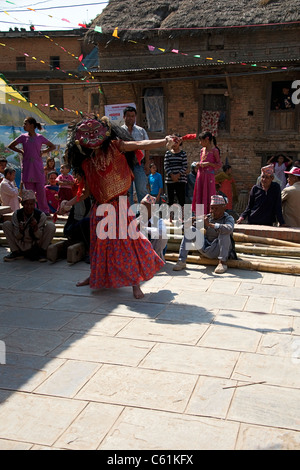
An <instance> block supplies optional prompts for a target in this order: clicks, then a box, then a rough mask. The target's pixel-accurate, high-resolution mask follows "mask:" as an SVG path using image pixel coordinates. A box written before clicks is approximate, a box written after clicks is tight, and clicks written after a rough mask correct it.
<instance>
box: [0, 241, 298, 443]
mask: <svg viewBox="0 0 300 470" xmlns="http://www.w3.org/2000/svg"><path fill="white" fill-rule="evenodd" d="M6 251H7V249H6V248H4V247H1V248H0V286H1V290H0V303H1V313H0V340H1V341H0V362H6V363H5V364H2V365H0V449H50V448H52V449H89V450H93V449H116V450H121V449H123V450H124V449H130V450H133V449H134V450H140V449H147V450H159V449H162V450H163V449H168V450H171V449H173V450H184V449H185V450H189V449H193V450H194V449H236V450H239V449H251V450H253V449H289V450H291V449H300V409H299V408H300V407H299V403H300V373H299V368H300V289H299V287H300V278H299V276H298V277H297V276H293V275H281V274H271V273H262V272H255V271H242V270H233V269H232V270H230V271H229V272H227V273H226V274H225V275H222V276H217V275H214V274H213V267H208V266H207V267H206V266H197V265H190V266H189V269H187V270H186V271H181V272H174V271H172V266H173V264H172V263H167V264H166V266H165V268H164V269H163V270H162V271H161V272H160V273H159V274H158V275H156V276H155V277H154V278H153V279H152V280H151V281H149V282H147V283H145V284H144V292H145V294H146V295H145V298H144V299H143V300H134V299H133V297H132V292H131V288H123V289H118V290H115V291H114V290H105V291H97V292H92V291H91V290H90V289H89V287H81V288H78V287H76V286H75V282H76V281H77V280H80V279H82V278H84V277H86V276H87V275H88V272H89V266H88V265H87V264H85V263H83V262H81V263H77V264H76V265H73V266H70V265H68V264H67V262H66V261H59V262H57V263H55V264H50V263H46V264H40V263H37V262H29V261H26V260H22V261H16V262H12V263H4V262H3V261H2V258H3V256H4V254H5V253H6ZM1 348H2V349H1ZM1 359H2V361H1ZM4 359H5V361H4Z"/></svg>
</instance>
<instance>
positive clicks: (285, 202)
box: [281, 166, 300, 227]
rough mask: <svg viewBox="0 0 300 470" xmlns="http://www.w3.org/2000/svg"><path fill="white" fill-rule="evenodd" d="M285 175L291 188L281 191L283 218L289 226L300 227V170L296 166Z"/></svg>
mask: <svg viewBox="0 0 300 470" xmlns="http://www.w3.org/2000/svg"><path fill="white" fill-rule="evenodd" d="M285 173H286V174H287V175H288V184H289V186H287V187H286V188H283V190H282V191H281V200H282V212H283V217H284V220H285V222H286V224H287V225H288V226H290V227H300V168H297V167H296V166H294V167H293V168H291V170H290V171H285Z"/></svg>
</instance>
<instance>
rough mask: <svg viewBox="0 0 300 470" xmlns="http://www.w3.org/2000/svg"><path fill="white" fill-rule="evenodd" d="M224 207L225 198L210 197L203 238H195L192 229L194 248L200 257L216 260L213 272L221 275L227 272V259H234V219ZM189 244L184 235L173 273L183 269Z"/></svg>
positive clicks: (194, 230)
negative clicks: (216, 263)
mask: <svg viewBox="0 0 300 470" xmlns="http://www.w3.org/2000/svg"><path fill="white" fill-rule="evenodd" d="M226 205H227V198H224V197H223V196H221V195H219V194H216V195H214V196H211V200H210V214H208V215H205V216H204V228H205V236H204V237H201V236H199V237H197V229H196V228H195V227H192V231H193V232H194V234H195V239H194V240H195V248H196V249H197V250H199V252H200V254H201V256H204V257H205V258H210V259H218V261H219V262H218V266H217V267H216V269H215V271H214V272H215V273H216V274H223V273H225V271H227V260H228V258H234V259H236V254H235V251H234V242H233V238H232V236H231V235H232V232H233V229H234V218H233V217H232V216H231V215H229V214H228V213H227V212H225V209H226ZM198 235H199V230H198ZM197 238H198V242H197ZM190 242H191V240H188V239H187V237H186V235H185V236H184V237H183V240H182V242H181V245H180V249H179V257H178V261H177V263H176V265H175V266H174V267H173V271H181V270H182V269H185V267H186V259H187V256H188V253H189V250H188V249H187V246H188V244H189V243H190ZM199 242H200V245H201V246H200V245H199Z"/></svg>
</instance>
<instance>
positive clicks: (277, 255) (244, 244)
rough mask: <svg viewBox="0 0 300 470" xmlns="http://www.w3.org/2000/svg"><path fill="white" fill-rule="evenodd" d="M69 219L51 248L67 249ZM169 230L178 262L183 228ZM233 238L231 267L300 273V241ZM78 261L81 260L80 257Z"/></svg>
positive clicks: (0, 210) (195, 254)
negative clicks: (66, 232)
mask: <svg viewBox="0 0 300 470" xmlns="http://www.w3.org/2000/svg"><path fill="white" fill-rule="evenodd" d="M8 212H9V208H5V207H3V206H0V216H1V215H2V216H3V218H4V220H5V219H6V220H9V219H10V218H11V214H8ZM66 219H67V217H60V218H59V220H58V221H57V223H56V234H55V237H54V239H53V241H52V245H54V244H57V245H56V246H51V248H57V249H61V247H62V248H63V249H65V248H66V246H65V244H64V241H65V240H66V239H65V237H64V233H63V228H64V224H65V222H66ZM168 229H169V230H168V232H170V233H169V234H168V245H167V253H166V254H165V259H166V261H175V262H176V261H177V260H178V253H179V246H180V243H181V240H182V229H176V227H168ZM298 230H299V229H298ZM233 238H234V241H235V249H236V253H237V257H238V259H237V260H228V266H229V267H232V268H238V269H248V270H256V271H266V272H273V273H282V274H300V243H296V242H292V241H287V240H284V239H275V238H268V237H263V236H256V235H250V234H245V233H241V232H240V231H236V232H233ZM1 243H3V244H6V240H5V237H4V234H3V232H2V230H1V227H0V244H1ZM77 245H78V244H76V246H74V249H76V250H77V249H80V250H82V247H81V246H79V248H78V246H77ZM80 245H81V244H80ZM76 250H75V251H76ZM58 251H59V250H58ZM73 251H74V250H73ZM56 256H57V255H55V257H54V258H55V259H54V258H53V259H52V261H55V260H56ZM76 256H77V255H76ZM76 259H77V258H76ZM80 259H82V254H81V255H80ZM77 261H79V259H78V260H77ZM72 262H75V261H72ZM187 262H188V263H191V264H193V263H194V264H202V265H212V266H214V265H217V263H218V261H217V260H211V259H208V258H204V257H203V256H200V254H199V251H196V250H195V251H190V253H189V256H188V258H187Z"/></svg>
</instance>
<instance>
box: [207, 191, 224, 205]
mask: <svg viewBox="0 0 300 470" xmlns="http://www.w3.org/2000/svg"><path fill="white" fill-rule="evenodd" d="M220 204H222V205H224V204H227V201H226V200H225V198H224V197H223V196H221V195H220V194H215V195H214V196H211V198H210V205H211V206H217V205H220Z"/></svg>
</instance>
